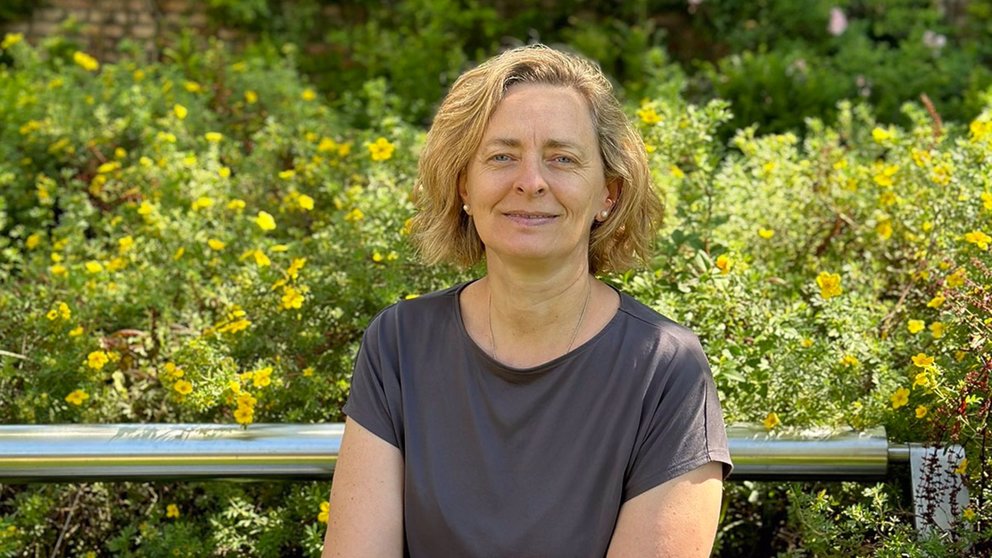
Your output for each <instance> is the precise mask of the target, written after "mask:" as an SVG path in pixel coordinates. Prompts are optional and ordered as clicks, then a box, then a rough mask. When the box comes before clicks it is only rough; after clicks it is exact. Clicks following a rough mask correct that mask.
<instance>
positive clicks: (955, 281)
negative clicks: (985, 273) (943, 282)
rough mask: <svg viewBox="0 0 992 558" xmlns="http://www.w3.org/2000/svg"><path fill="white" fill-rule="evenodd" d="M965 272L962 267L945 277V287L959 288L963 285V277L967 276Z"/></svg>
mask: <svg viewBox="0 0 992 558" xmlns="http://www.w3.org/2000/svg"><path fill="white" fill-rule="evenodd" d="M967 273H968V272H967V271H965V269H964V268H963V267H959V268H957V269H955V270H954V273H952V274H950V275H948V276H947V286H948V287H960V286H961V285H964V280H965V277H966V276H967Z"/></svg>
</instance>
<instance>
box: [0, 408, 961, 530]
mask: <svg viewBox="0 0 992 558" xmlns="http://www.w3.org/2000/svg"><path fill="white" fill-rule="evenodd" d="M343 432H344V425H343V424H253V425H251V426H250V427H248V428H247V429H245V428H242V427H241V426H238V425H224V424H62V425H0V483H34V482H69V483H78V482H89V481H147V480H206V479H271V478H281V479H296V480H308V479H323V480H328V479H330V477H331V475H332V474H333V472H334V465H335V463H336V461H337V455H338V450H339V449H340V447H341V436H342V434H343ZM727 434H728V437H729V441H730V454H731V457H732V458H733V460H734V472H733V473H732V474H731V477H730V478H731V480H882V479H885V478H887V477H888V476H889V474H890V465H892V464H896V463H900V464H909V467H910V470H911V475H910V476H911V481H912V487H911V488H912V491H913V494H914V499H915V501H916V504H917V527H918V528H920V529H927V528H930V527H932V526H938V527H942V528H946V527H947V526H949V525H950V524H951V523H953V522H954V520H955V517H956V516H957V514H959V513H960V510H961V509H962V508H963V507H964V506H965V505H967V492H966V491H964V489H963V486H962V485H961V483H960V479H959V478H958V476H957V475H954V474H953V470H954V468H955V467H957V464H958V463H959V462H960V461H961V459H962V458H963V457H964V454H963V452H962V451H961V449H960V447H956V446H955V447H951V448H945V449H942V450H937V449H934V448H926V447H923V446H919V445H915V444H893V443H890V442H889V441H888V439H887V438H886V435H885V430H884V429H883V428H876V429H872V430H868V431H864V432H854V431H850V430H846V431H838V430H828V429H821V430H803V431H785V430H776V431H773V432H768V431H766V430H765V429H764V428H763V427H761V426H758V425H732V426H730V427H728V428H727ZM928 466H929V468H930V471H925V468H926V467H928ZM935 487H936V489H935ZM935 498H936V500H935ZM924 510H929V512H932V513H924Z"/></svg>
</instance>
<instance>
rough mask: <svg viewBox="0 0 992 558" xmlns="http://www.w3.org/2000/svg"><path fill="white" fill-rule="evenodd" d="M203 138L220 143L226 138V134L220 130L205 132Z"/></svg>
mask: <svg viewBox="0 0 992 558" xmlns="http://www.w3.org/2000/svg"><path fill="white" fill-rule="evenodd" d="M203 138H204V139H206V140H207V141H209V142H210V143H220V140H222V139H224V134H222V133H220V132H207V133H205V134H203Z"/></svg>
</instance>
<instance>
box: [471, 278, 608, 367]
mask: <svg viewBox="0 0 992 558" xmlns="http://www.w3.org/2000/svg"><path fill="white" fill-rule="evenodd" d="M587 283H588V281H587ZM588 285H589V288H588V289H586V298H585V300H584V301H583V302H582V310H581V311H580V312H579V321H577V322H576V323H575V329H573V330H572V337H571V338H570V339H569V340H568V348H567V349H565V352H564V353H563V354H568V353H569V352H571V350H572V345H573V344H574V343H575V338H576V337H577V336H578V335H579V328H580V327H581V326H582V320H583V319H585V317H586V308H587V307H588V306H589V299H590V298H592V283H588ZM489 340H490V342H491V343H492V350H491V352H490V353H489V356H491V357H492V358H493V360H499V359H498V358H496V334H495V333H493V291H492V289H491V288H490V289H489Z"/></svg>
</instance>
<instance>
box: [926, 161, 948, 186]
mask: <svg viewBox="0 0 992 558" xmlns="http://www.w3.org/2000/svg"><path fill="white" fill-rule="evenodd" d="M952 172H953V171H952V169H951V167H950V166H949V165H947V164H946V163H939V164H937V165H934V167H933V172H932V173H930V180H932V181H933V182H934V183H935V184H940V185H941V186H947V185H948V184H950V183H951V173H952Z"/></svg>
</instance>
